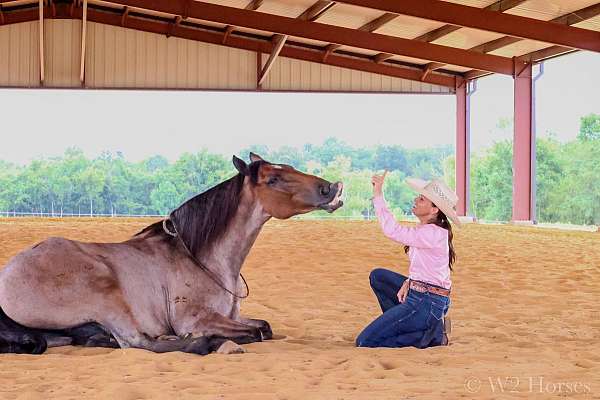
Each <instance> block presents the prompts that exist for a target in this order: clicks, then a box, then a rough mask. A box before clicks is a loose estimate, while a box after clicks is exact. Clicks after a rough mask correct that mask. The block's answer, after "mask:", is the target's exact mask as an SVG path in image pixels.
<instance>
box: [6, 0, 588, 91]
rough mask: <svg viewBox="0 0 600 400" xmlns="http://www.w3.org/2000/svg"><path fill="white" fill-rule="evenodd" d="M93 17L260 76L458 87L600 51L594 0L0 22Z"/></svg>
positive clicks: (252, 2)
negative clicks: (315, 66)
mask: <svg viewBox="0 0 600 400" xmlns="http://www.w3.org/2000/svg"><path fill="white" fill-rule="evenodd" d="M40 4H42V6H43V7H42V10H43V15H41V13H40ZM84 18H85V19H86V20H87V21H90V22H95V23H99V24H104V25H113V26H118V27H125V28H129V29H133V30H138V31H145V32H151V33H155V34H161V35H165V36H168V37H171V36H172V37H179V38H184V39H189V40H193V41H200V42H206V43H212V44H217V45H220V46H227V47H233V48H237V49H243V50H250V51H253V52H259V53H263V54H266V55H269V57H268V59H267V60H266V62H265V63H264V65H262V66H261V67H260V68H259V74H258V75H259V76H258V77H257V79H258V83H259V84H260V82H262V81H263V80H264V79H265V77H266V75H267V74H268V72H269V69H270V67H271V65H272V64H273V61H274V60H275V59H276V58H277V57H278V56H281V57H286V58H291V59H297V60H303V61H309V62H314V63H320V64H326V65H332V66H337V67H342V68H348V69H352V70H357V71H364V72H369V73H374V74H380V75H387V76H391V77H396V78H402V79H408V80H413V81H420V82H427V83H430V84H433V85H439V86H443V87H447V88H452V89H454V88H455V87H456V86H457V84H459V83H461V82H464V80H471V79H475V78H478V77H481V76H485V75H489V74H494V73H495V74H503V75H510V76H515V75H516V74H518V73H519V72H520V71H521V70H522V69H523V68H525V67H526V66H527V65H529V64H531V63H536V62H539V61H543V60H545V59H548V58H552V57H556V56H560V55H563V54H567V53H571V52H574V51H579V50H584V51H592V52H600V3H599V2H597V1H590V0H500V1H490V0H452V1H438V0H402V1H398V0H341V1H337V0H336V1H329V0H317V1H316V2H315V0H209V1H204V2H200V1H195V0H113V1H110V2H106V1H98V0H46V1H45V2H44V1H43V0H40V1H35V0H0V28H1V27H2V26H3V25H10V24H17V23H22V22H27V21H36V20H38V19H84ZM82 64H83V62H82ZM82 68H83V67H82Z"/></svg>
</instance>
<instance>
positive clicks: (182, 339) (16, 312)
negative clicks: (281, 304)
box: [0, 153, 342, 354]
mask: <svg viewBox="0 0 600 400" xmlns="http://www.w3.org/2000/svg"><path fill="white" fill-rule="evenodd" d="M250 159H251V163H250V164H246V163H245V162H244V161H242V160H241V159H239V158H237V157H234V158H233V163H234V165H235V167H236V169H237V170H238V171H239V174H238V175H236V176H234V177H232V178H231V179H229V180H227V181H225V182H222V183H221V184H219V185H217V186H215V187H213V188H212V189H210V190H208V191H206V192H204V193H202V194H199V195H197V196H196V197H194V198H192V199H190V200H188V201H187V202H185V203H184V204H182V205H181V206H180V207H179V208H177V209H176V210H175V211H173V212H172V213H171V214H170V216H169V217H168V218H167V219H165V220H162V221H160V222H157V223H155V224H153V225H150V226H148V227H146V228H145V229H144V230H142V231H141V232H139V233H138V234H137V235H135V236H133V237H132V238H131V239H129V240H127V241H125V242H122V243H82V242H76V241H72V240H67V239H62V238H50V239H47V240H45V241H43V242H41V243H39V244H36V245H35V246H33V247H32V248H29V249H27V250H25V251H23V252H21V253H20V254H18V255H16V256H15V257H14V258H13V259H11V260H10V261H9V263H8V265H7V266H6V267H5V268H4V269H3V270H2V271H1V272H0V307H1V309H0V352H12V353H33V354H39V353H43V352H44V351H45V350H46V348H47V347H51V346H60V345H67V344H76V345H86V346H104V347H122V348H127V347H136V348H142V349H147V350H151V351H155V352H168V351H183V352H188V353H197V354H207V353H209V352H211V351H215V350H217V349H219V348H220V347H221V345H222V344H223V343H225V342H226V341H228V340H232V341H234V342H235V343H237V344H244V343H251V342H257V341H261V340H263V339H270V338H271V337H272V333H271V328H270V326H269V324H268V323H267V322H266V321H262V320H256V319H248V318H244V317H242V316H240V314H239V306H240V299H242V298H244V297H245V296H243V294H244V292H243V291H242V290H241V289H243V288H244V286H243V285H242V284H241V280H240V276H241V275H240V270H241V268H242V264H243V263H244V259H245V258H246V256H247V255H248V252H249V251H250V248H251V247H252V245H253V244H254V241H255V240H256V238H257V236H258V234H259V232H260V230H261V228H262V226H263V225H264V224H265V222H267V221H268V220H269V219H270V218H271V217H275V218H280V219H285V218H290V217H291V216H293V215H297V214H302V213H307V212H310V211H313V210H317V209H322V210H327V211H329V212H333V211H335V210H336V209H337V208H339V207H341V205H342V201H341V200H340V195H341V192H342V183H341V182H338V183H334V184H332V183H330V182H327V181H325V180H323V179H321V178H319V177H316V176H312V175H307V174H304V173H301V172H298V171H296V170H295V169H293V168H292V167H290V166H287V165H277V164H271V163H269V162H267V161H264V160H263V159H262V158H260V157H259V156H257V155H255V154H252V153H251V154H250ZM242 280H243V278H242ZM165 336H169V337H170V338H171V339H170V340H166V339H164V337H165ZM229 344H231V343H229Z"/></svg>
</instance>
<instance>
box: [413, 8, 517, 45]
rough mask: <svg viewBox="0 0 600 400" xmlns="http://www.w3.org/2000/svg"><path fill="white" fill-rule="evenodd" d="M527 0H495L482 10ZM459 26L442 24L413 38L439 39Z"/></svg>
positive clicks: (421, 39)
mask: <svg viewBox="0 0 600 400" xmlns="http://www.w3.org/2000/svg"><path fill="white" fill-rule="evenodd" d="M526 1H527V0H500V1H497V2H495V3H492V4H490V5H489V6H487V7H484V8H483V9H484V10H489V11H496V12H504V11H506V10H510V9H511V8H514V7H516V6H518V5H519V4H521V3H524V2H526ZM460 28H462V26H457V25H450V24H448V25H444V26H441V27H439V28H437V29H434V30H432V31H429V32H427V33H425V34H423V35H421V36H418V37H416V38H415V40H418V41H420V42H428V43H429V42H433V41H435V40H438V39H441V38H443V37H444V36H446V35H448V34H450V33H452V32H455V31H457V30H459V29H460Z"/></svg>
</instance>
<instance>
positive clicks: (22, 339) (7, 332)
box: [0, 307, 48, 354]
mask: <svg viewBox="0 0 600 400" xmlns="http://www.w3.org/2000/svg"><path fill="white" fill-rule="evenodd" d="M47 348H48V343H47V342H46V339H45V338H44V335H43V334H42V333H41V332H40V331H38V330H37V329H32V328H27V327H25V326H23V325H21V324H19V323H17V322H15V321H13V320H12V319H11V318H10V317H9V316H8V315H6V313H5V312H4V310H2V308H1V307H0V353H19V354H42V353H43V352H45V351H46V349H47Z"/></svg>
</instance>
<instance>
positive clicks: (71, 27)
mask: <svg viewBox="0 0 600 400" xmlns="http://www.w3.org/2000/svg"><path fill="white" fill-rule="evenodd" d="M44 57H45V60H44V66H45V77H44V86H49V87H78V86H80V82H79V70H80V61H81V58H80V57H81V21H76V20H66V19H53V20H45V21H44Z"/></svg>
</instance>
